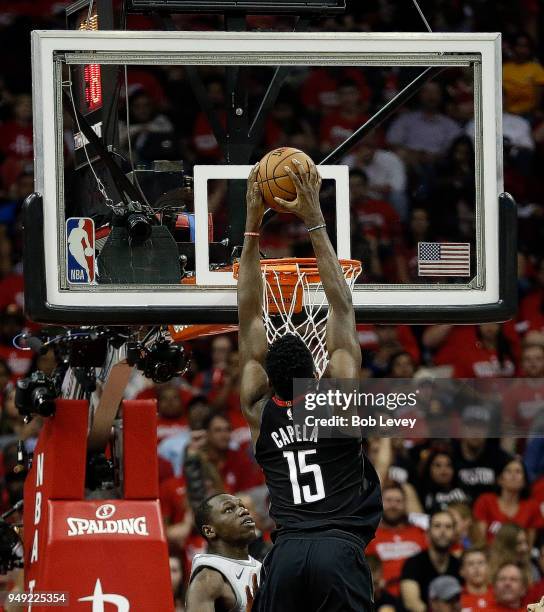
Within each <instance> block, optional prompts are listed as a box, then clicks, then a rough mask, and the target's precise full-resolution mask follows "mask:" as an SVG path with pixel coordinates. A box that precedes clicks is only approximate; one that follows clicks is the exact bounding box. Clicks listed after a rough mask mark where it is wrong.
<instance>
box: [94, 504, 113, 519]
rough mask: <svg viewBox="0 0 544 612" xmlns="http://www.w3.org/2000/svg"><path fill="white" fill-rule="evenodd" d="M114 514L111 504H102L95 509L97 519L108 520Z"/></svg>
mask: <svg viewBox="0 0 544 612" xmlns="http://www.w3.org/2000/svg"><path fill="white" fill-rule="evenodd" d="M114 514H115V506H114V505H113V504H104V505H103V506H98V508H97V509H96V518H97V519H109V518H111V517H112V516H113V515H114Z"/></svg>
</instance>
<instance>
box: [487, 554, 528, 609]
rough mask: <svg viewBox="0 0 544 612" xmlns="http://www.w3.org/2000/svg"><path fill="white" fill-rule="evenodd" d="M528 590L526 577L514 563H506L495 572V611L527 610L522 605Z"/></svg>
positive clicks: (492, 606) (491, 607) (492, 607)
mask: <svg viewBox="0 0 544 612" xmlns="http://www.w3.org/2000/svg"><path fill="white" fill-rule="evenodd" d="M526 592H527V582H526V578H525V576H524V574H523V572H522V571H521V569H520V568H519V567H518V566H517V565H515V564H514V563H504V564H503V565H502V566H501V567H499V569H498V570H497V573H496V574H495V579H494V581H493V602H492V603H491V606H490V609H491V610H493V612H525V610H526V608H525V607H524V606H523V605H522V602H523V598H524V596H525V593H526Z"/></svg>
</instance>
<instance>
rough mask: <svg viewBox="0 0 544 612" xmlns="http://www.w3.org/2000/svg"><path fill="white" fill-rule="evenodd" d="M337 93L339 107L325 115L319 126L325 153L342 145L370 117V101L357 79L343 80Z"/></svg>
mask: <svg viewBox="0 0 544 612" xmlns="http://www.w3.org/2000/svg"><path fill="white" fill-rule="evenodd" d="M337 95H338V108H337V109H336V110H333V111H331V112H330V113H328V114H327V115H325V116H324V117H323V118H322V120H321V125H320V127H319V134H320V139H321V151H322V153H325V154H326V153H329V152H330V151H332V150H333V149H336V147H338V146H340V145H341V144H342V143H343V142H344V140H346V139H347V138H349V137H350V136H351V135H352V134H353V132H355V130H358V129H359V128H360V127H361V126H362V125H363V124H364V123H365V122H366V121H367V119H368V115H367V112H366V111H367V108H368V101H367V100H365V99H363V98H362V97H361V90H360V89H359V87H358V86H357V83H356V82H355V81H351V80H346V81H342V82H341V83H340V84H339V85H338V91H337Z"/></svg>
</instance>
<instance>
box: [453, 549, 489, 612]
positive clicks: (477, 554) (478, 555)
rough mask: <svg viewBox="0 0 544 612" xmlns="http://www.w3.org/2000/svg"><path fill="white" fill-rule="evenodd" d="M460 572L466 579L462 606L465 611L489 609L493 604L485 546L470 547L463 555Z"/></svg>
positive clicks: (473, 611) (472, 611)
mask: <svg viewBox="0 0 544 612" xmlns="http://www.w3.org/2000/svg"><path fill="white" fill-rule="evenodd" d="M459 574H460V575H461V578H462V579H463V581H464V586H463V592H462V593H461V608H462V609H463V610H464V611H465V612H476V611H477V610H482V609H488V608H490V607H491V605H492V601H493V591H492V588H491V584H490V571H489V561H488V558H487V552H486V550H485V548H468V549H467V550H465V551H463V554H462V555H461V569H460V570H459Z"/></svg>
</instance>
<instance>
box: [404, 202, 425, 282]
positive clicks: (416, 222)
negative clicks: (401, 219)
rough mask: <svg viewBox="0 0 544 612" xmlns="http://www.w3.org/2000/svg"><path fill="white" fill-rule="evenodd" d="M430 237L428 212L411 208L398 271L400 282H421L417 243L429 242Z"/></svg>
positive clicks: (423, 209)
mask: <svg viewBox="0 0 544 612" xmlns="http://www.w3.org/2000/svg"><path fill="white" fill-rule="evenodd" d="M431 236H432V232H431V228H430V219H429V212H428V211H427V210H426V209H425V208H421V207H416V208H413V209H412V211H411V212H410V220H409V223H408V226H407V227H406V228H405V229H404V236H403V242H402V256H401V258H400V270H399V281H400V282H402V283H414V282H418V281H420V280H421V279H420V277H419V275H418V243H420V242H429V241H430V240H431Z"/></svg>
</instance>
